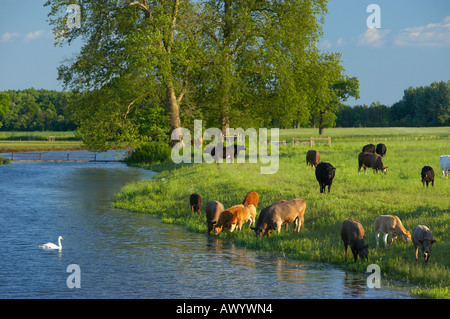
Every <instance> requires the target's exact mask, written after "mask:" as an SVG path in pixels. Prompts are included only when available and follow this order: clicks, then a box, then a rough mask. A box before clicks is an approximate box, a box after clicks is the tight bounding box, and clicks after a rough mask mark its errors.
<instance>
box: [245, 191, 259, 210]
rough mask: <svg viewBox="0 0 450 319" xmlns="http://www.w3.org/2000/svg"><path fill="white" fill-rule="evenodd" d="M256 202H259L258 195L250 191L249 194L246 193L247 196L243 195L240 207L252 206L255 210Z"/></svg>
mask: <svg viewBox="0 0 450 319" xmlns="http://www.w3.org/2000/svg"><path fill="white" fill-rule="evenodd" d="M258 201H259V195H258V193H257V192H255V191H251V192H248V193H247V195H245V198H244V201H243V202H242V205H244V206H248V205H254V206H255V208H256V207H258Z"/></svg>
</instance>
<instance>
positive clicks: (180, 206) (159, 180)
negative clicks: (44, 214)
mask: <svg viewBox="0 0 450 319" xmlns="http://www.w3.org/2000/svg"><path fill="white" fill-rule="evenodd" d="M349 130H351V131H352V132H351V133H350V132H349ZM360 130H361V131H359V129H354V130H353V129H330V130H327V132H326V134H327V133H328V134H329V135H330V136H332V137H333V141H332V145H331V146H328V145H327V144H320V145H316V146H315V147H314V148H315V149H317V150H319V151H320V154H321V160H322V161H325V162H330V163H332V164H333V165H334V166H335V167H336V168H337V170H336V177H335V180H334V182H333V186H332V189H331V194H320V193H319V185H318V183H317V181H316V179H315V175H314V170H313V169H311V168H310V167H307V166H306V164H305V154H306V151H307V150H308V149H310V147H309V145H300V146H295V147H293V146H291V145H286V146H280V165H279V170H278V172H277V173H276V174H272V175H261V174H260V167H261V166H262V165H265V166H267V165H268V164H260V163H256V164H251V163H243V164H238V163H234V164H221V165H216V164H206V163H202V164H184V165H174V164H173V163H167V164H161V165H145V167H146V168H149V169H153V170H156V171H159V172H160V174H158V175H157V176H156V177H155V178H154V179H153V180H149V181H141V182H137V183H132V184H129V185H127V186H125V187H124V188H123V190H122V192H121V193H119V194H117V195H116V197H115V200H114V205H115V207H119V208H124V209H128V210H131V211H135V212H140V213H150V214H155V215H158V216H160V217H161V219H162V221H163V222H168V223H176V224H180V225H184V226H185V227H186V229H188V230H189V231H195V232H206V223H205V214H204V207H203V210H202V213H201V214H194V213H192V212H191V211H190V208H189V196H190V194H191V193H193V192H197V193H199V194H200V195H201V196H202V197H203V201H204V204H205V203H206V202H207V201H209V200H213V199H214V200H219V201H221V202H222V203H223V204H224V205H225V207H229V206H232V205H234V204H239V203H241V202H242V200H243V198H244V196H245V194H246V193H247V192H248V191H250V190H255V191H257V192H258V193H259V194H260V204H259V205H258V208H257V212H258V213H259V212H260V211H261V209H262V208H264V207H265V206H268V205H270V204H271V203H273V202H274V201H277V200H279V199H281V198H285V199H292V198H295V197H302V198H304V199H305V200H306V203H307V208H306V212H305V226H304V228H303V230H302V231H301V232H300V234H293V233H292V227H291V228H290V230H289V232H288V233H286V232H285V231H284V230H283V231H282V232H281V233H280V234H277V233H276V232H275V233H272V235H271V237H270V238H256V236H255V234H254V232H253V231H251V230H250V229H249V228H248V226H245V227H244V229H243V230H242V231H241V232H233V233H228V232H223V233H221V234H219V238H226V239H228V240H232V241H233V242H235V243H236V244H238V245H240V246H241V247H245V248H247V249H254V250H258V251H266V252H270V253H275V254H280V255H282V256H285V257H289V258H293V259H299V260H308V261H317V262H326V263H331V264H337V265H340V266H341V267H343V268H345V269H347V270H351V271H357V272H362V273H364V272H365V271H366V268H367V266H368V265H369V264H372V263H375V264H378V265H379V266H380V268H381V271H382V274H383V276H384V277H385V278H388V279H393V280H401V281H403V282H406V283H409V284H410V285H411V287H412V288H411V291H412V293H413V294H416V295H419V296H424V297H429V298H450V289H449V286H450V215H449V213H450V201H449V194H450V179H449V178H443V177H442V175H441V173H440V168H439V162H438V160H439V156H440V155H442V154H448V153H450V148H449V147H450V134H449V132H450V129H449V128H439V129H437V128H436V129H409V131H405V132H403V133H397V132H395V133H393V134H391V133H392V132H394V131H396V129H370V130H371V132H370V134H363V131H365V130H366V129H360ZM311 133H312V132H309V131H307V130H295V131H294V130H281V131H280V139H282V138H281V137H282V136H286V137H287V138H291V137H293V136H295V137H310V136H315V135H312V134H311ZM358 133H360V134H358ZM379 141H382V142H383V143H385V144H386V145H387V154H386V156H385V158H384V160H383V161H384V163H385V165H386V166H388V167H389V168H388V173H387V174H386V175H384V174H381V173H380V174H373V173H372V172H371V171H368V173H367V174H363V173H362V174H360V175H358V172H357V169H358V164H357V156H358V154H359V152H360V150H361V148H362V146H363V145H364V144H367V143H375V144H376V143H378V142H379ZM425 165H429V166H432V167H433V168H434V170H435V173H436V180H435V186H434V188H431V186H430V188H428V189H427V188H423V187H422V183H421V178H420V171H421V168H422V167H423V166H425ZM381 214H393V215H397V216H399V217H400V219H401V220H402V222H403V225H404V226H405V227H406V228H407V229H408V230H410V231H412V229H413V228H414V226H416V225H417V224H424V225H427V226H428V227H429V228H430V229H431V231H432V232H433V235H434V238H435V239H436V241H437V242H436V244H435V245H434V246H433V251H432V255H431V259H430V262H429V264H428V265H424V263H423V258H421V259H420V260H419V262H416V261H415V257H414V249H413V246H412V244H411V243H409V244H406V243H405V242H402V241H401V240H399V241H398V244H397V246H395V247H393V248H392V249H391V248H388V249H384V248H381V249H378V250H376V249H375V246H376V244H375V236H374V232H373V220H374V219H375V218H376V217H377V216H379V215H381ZM350 217H352V218H357V219H359V220H360V221H361V222H362V224H363V226H364V229H365V231H366V243H368V244H369V261H368V262H361V261H359V260H358V262H356V263H355V262H353V258H352V257H351V258H349V262H345V260H344V248H343V244H342V241H341V240H340V227H341V225H342V222H343V221H344V220H345V219H347V218H350ZM213 236H214V235H213ZM380 244H381V246H383V244H382V241H381V242H380ZM350 256H351V254H350Z"/></svg>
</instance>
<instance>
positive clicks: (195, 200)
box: [189, 193, 203, 213]
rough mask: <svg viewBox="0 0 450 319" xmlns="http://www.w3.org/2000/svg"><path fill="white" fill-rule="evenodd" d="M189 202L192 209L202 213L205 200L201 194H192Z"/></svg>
mask: <svg viewBox="0 0 450 319" xmlns="http://www.w3.org/2000/svg"><path fill="white" fill-rule="evenodd" d="M189 203H190V205H191V211H193V212H196V213H200V211H201V210H202V205H203V200H202V197H201V196H200V195H199V194H196V193H194V194H192V195H191V197H189Z"/></svg>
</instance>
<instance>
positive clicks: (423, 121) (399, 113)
mask: <svg viewBox="0 0 450 319" xmlns="http://www.w3.org/2000/svg"><path fill="white" fill-rule="evenodd" d="M336 116H337V119H336V126H337V127H387V126H391V127H394V126H408V127H411V126H412V127H417V126H449V125H450V81H447V82H445V81H441V82H433V83H431V85H429V86H424V87H423V86H420V87H416V88H413V87H409V88H408V89H407V90H405V91H404V95H403V98H402V99H401V100H400V101H398V102H396V103H394V104H393V105H392V106H391V107H388V106H386V105H383V104H380V103H379V102H377V103H372V104H371V105H370V106H367V105H356V106H354V107H350V106H348V105H341V107H340V108H339V110H338V111H337V113H336Z"/></svg>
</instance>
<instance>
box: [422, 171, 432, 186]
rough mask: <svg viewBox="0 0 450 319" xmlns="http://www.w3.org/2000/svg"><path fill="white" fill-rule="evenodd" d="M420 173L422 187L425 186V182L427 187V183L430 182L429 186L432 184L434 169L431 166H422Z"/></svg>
mask: <svg viewBox="0 0 450 319" xmlns="http://www.w3.org/2000/svg"><path fill="white" fill-rule="evenodd" d="M421 175H422V184H423V187H425V183H426V184H427V188H428V184H429V183H431V186H434V170H433V168H432V167H431V166H424V167H423V168H422V172H421Z"/></svg>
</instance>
